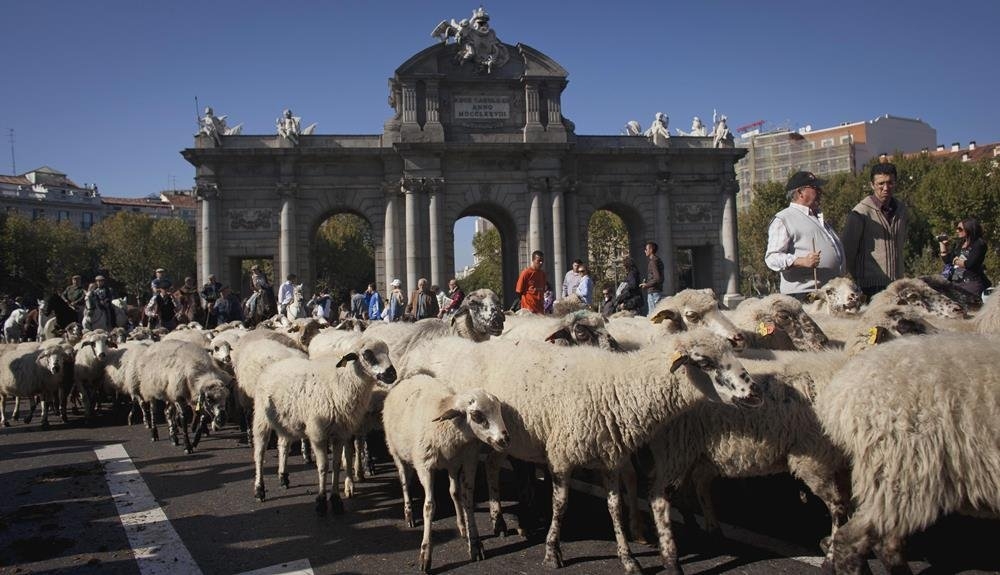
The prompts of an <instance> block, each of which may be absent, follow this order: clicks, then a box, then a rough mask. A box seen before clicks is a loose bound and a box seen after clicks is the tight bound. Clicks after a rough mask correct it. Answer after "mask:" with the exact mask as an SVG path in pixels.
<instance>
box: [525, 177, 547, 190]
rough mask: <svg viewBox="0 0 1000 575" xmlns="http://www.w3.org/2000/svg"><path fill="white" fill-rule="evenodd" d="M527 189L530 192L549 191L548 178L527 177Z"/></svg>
mask: <svg viewBox="0 0 1000 575" xmlns="http://www.w3.org/2000/svg"><path fill="white" fill-rule="evenodd" d="M528 191H530V192H532V193H535V192H538V193H542V192H547V191H549V178H528Z"/></svg>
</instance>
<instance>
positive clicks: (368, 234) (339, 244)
mask: <svg viewBox="0 0 1000 575" xmlns="http://www.w3.org/2000/svg"><path fill="white" fill-rule="evenodd" d="M316 254H317V256H316V286H314V287H315V288H319V287H321V286H326V287H327V288H329V289H330V293H331V294H332V296H333V297H334V299H335V301H347V296H348V292H349V291H350V290H352V289H355V290H363V289H364V287H365V286H367V285H368V284H369V283H370V282H373V281H375V237H374V235H373V232H372V227H371V224H369V223H368V221H367V220H365V219H363V218H361V217H360V216H356V215H354V214H346V213H345V214H335V215H333V216H332V217H330V218H329V219H327V220H326V221H325V222H323V223H322V225H320V227H319V231H318V232H317V233H316Z"/></svg>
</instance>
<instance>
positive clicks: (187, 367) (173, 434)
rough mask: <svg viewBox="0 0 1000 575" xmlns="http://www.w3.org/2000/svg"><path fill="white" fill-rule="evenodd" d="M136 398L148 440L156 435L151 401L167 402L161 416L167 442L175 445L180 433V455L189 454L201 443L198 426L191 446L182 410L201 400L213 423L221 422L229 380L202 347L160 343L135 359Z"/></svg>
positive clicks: (200, 431)
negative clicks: (140, 404) (179, 431)
mask: <svg viewBox="0 0 1000 575" xmlns="http://www.w3.org/2000/svg"><path fill="white" fill-rule="evenodd" d="M136 361H137V364H138V370H137V374H138V378H139V395H140V397H142V401H143V411H144V412H146V413H144V414H143V417H145V418H146V422H147V425H148V426H150V436H151V438H152V439H153V441H156V440H157V439H158V437H159V434H158V432H157V430H156V421H155V420H154V419H153V417H152V415H153V414H152V408H151V403H152V401H153V400H160V401H164V402H167V407H166V409H165V412H166V414H167V421H168V422H169V430H170V439H171V441H173V443H174V445H178V440H177V428H178V427H180V428H181V429H182V430H183V431H184V452H185V453H193V452H194V448H195V447H197V445H198V441H199V440H200V439H201V433H202V429H201V427H202V426H198V428H197V429H195V436H194V442H192V441H191V439H190V437H189V435H188V422H187V419H186V418H185V414H184V407H185V406H186V405H193V404H194V402H196V401H201V400H202V398H203V399H204V401H205V403H206V405H207V407H208V410H209V411H210V412H211V413H212V414H213V415H214V417H215V419H216V420H219V419H221V417H222V415H223V410H224V407H225V405H226V400H227V399H228V398H229V386H230V384H231V383H232V378H231V377H230V376H229V374H227V373H226V372H225V371H223V370H222V369H220V368H219V367H218V366H216V365H215V362H214V360H213V359H212V357H211V356H210V355H209V354H208V352H207V351H206V350H205V348H204V347H202V346H199V345H196V344H193V343H189V342H186V341H160V342H157V343H155V344H153V345H151V346H149V347H148V348H147V349H146V350H145V351H144V352H143V353H142V355H141V356H140V357H138V358H137V360H136Z"/></svg>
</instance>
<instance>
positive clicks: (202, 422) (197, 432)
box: [191, 409, 211, 447]
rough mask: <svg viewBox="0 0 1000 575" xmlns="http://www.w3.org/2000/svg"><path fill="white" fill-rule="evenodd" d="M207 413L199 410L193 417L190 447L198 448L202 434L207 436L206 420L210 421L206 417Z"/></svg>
mask: <svg viewBox="0 0 1000 575" xmlns="http://www.w3.org/2000/svg"><path fill="white" fill-rule="evenodd" d="M208 415H209V414H208V412H207V411H204V410H201V409H199V410H198V411H197V413H196V414H195V416H194V423H193V424H192V427H193V428H194V439H192V440H191V447H198V444H199V443H201V436H202V434H204V435H206V436H207V435H208V420H209V419H211V418H210V417H209V416H208Z"/></svg>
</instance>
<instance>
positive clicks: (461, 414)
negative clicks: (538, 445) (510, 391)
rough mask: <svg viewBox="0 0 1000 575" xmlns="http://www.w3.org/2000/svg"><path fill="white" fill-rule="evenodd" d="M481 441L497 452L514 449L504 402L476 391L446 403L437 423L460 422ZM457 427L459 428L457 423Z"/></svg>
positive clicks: (470, 391)
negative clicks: (506, 420) (508, 431)
mask: <svg viewBox="0 0 1000 575" xmlns="http://www.w3.org/2000/svg"><path fill="white" fill-rule="evenodd" d="M459 418H461V419H462V420H463V422H462V423H461V424H460V425H464V426H465V427H467V428H468V429H469V431H471V432H472V434H473V435H475V436H476V438H477V439H478V440H479V441H482V442H483V443H485V444H486V445H489V446H490V447H492V448H493V449H495V450H496V451H504V450H506V449H507V448H508V447H509V446H510V436H509V435H508V434H507V426H506V424H504V421H503V415H502V414H501V404H500V400H499V399H497V398H496V396H494V395H492V394H490V393H487V392H486V391H484V390H482V389H472V390H469V391H467V392H465V393H462V394H459V395H454V396H451V398H450V401H448V400H446V401H444V402H442V413H441V414H440V415H439V416H438V417H436V418H435V419H434V421H444V420H447V419H455V420H457V419H459ZM456 424H459V422H458V421H456Z"/></svg>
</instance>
